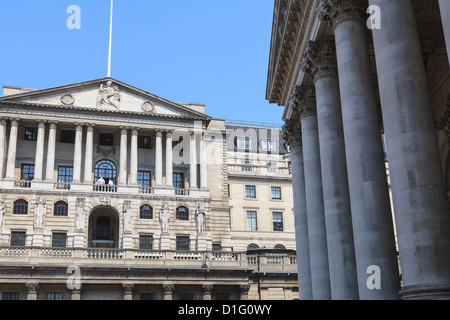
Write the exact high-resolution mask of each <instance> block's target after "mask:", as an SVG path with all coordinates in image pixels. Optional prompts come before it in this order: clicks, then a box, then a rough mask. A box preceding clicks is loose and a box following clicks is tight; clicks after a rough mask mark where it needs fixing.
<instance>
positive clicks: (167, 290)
mask: <svg viewBox="0 0 450 320" xmlns="http://www.w3.org/2000/svg"><path fill="white" fill-rule="evenodd" d="M174 288H175V285H173V284H163V289H164V300H172V292H173V289H174Z"/></svg>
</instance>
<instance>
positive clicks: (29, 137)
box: [23, 128, 38, 141]
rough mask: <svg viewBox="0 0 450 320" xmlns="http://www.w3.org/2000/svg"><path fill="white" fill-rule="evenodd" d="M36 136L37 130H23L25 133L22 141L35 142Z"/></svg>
mask: <svg viewBox="0 0 450 320" xmlns="http://www.w3.org/2000/svg"><path fill="white" fill-rule="evenodd" d="M37 134H38V128H25V133H24V136H23V140H26V141H36V140H37Z"/></svg>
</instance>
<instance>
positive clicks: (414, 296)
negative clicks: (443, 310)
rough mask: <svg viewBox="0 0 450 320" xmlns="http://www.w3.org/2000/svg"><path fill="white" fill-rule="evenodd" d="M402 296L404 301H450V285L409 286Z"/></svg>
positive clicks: (401, 292)
mask: <svg viewBox="0 0 450 320" xmlns="http://www.w3.org/2000/svg"><path fill="white" fill-rule="evenodd" d="M400 295H401V298H402V300H450V283H448V284H442V285H439V284H436V285H434V284H430V285H427V284H424V285H416V286H407V287H404V288H403V289H402V290H400Z"/></svg>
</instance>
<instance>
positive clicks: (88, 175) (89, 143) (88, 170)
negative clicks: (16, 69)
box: [83, 123, 95, 184]
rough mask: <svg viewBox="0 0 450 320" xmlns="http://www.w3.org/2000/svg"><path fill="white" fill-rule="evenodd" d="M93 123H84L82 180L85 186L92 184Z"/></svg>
mask: <svg viewBox="0 0 450 320" xmlns="http://www.w3.org/2000/svg"><path fill="white" fill-rule="evenodd" d="M94 127H95V124H94V123H86V151H85V154H84V180H83V182H84V183H85V184H93V181H92V161H93V152H94Z"/></svg>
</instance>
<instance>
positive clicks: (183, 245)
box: [176, 236, 189, 250]
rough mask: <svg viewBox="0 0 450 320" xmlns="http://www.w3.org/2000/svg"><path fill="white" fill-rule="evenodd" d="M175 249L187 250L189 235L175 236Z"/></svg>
mask: <svg viewBox="0 0 450 320" xmlns="http://www.w3.org/2000/svg"><path fill="white" fill-rule="evenodd" d="M176 241H177V248H176V249H177V250H189V236H177V239H176Z"/></svg>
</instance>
